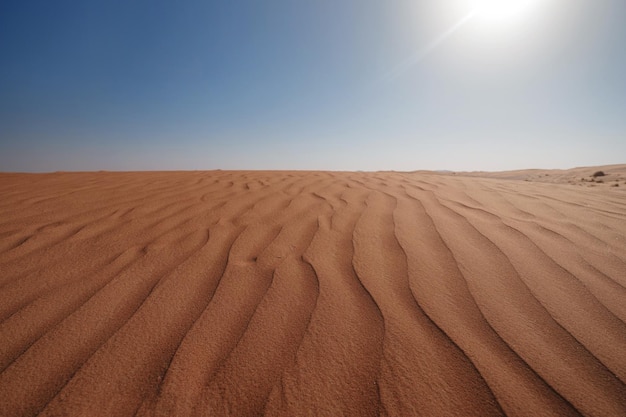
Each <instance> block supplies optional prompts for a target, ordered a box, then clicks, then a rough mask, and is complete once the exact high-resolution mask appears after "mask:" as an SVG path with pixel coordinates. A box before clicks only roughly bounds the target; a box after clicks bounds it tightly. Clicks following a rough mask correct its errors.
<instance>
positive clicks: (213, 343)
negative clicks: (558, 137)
mask: <svg viewBox="0 0 626 417" xmlns="http://www.w3.org/2000/svg"><path fill="white" fill-rule="evenodd" d="M532 175H533V179H537V178H541V176H537V173H536V172H533V173H532ZM575 175H576V176H578V175H579V174H578V173H576V174H575ZM585 175H587V174H585ZM611 175H614V174H613V173H611ZM615 175H617V176H616V177H615V178H620V177H619V175H618V174H615ZM572 178H574V177H572ZM611 178H612V177H611ZM518 179H520V180H515V179H503V178H481V177H468V176H463V175H437V174H434V173H423V172H416V173H394V172H385V173H335V172H258V171H256V172H228V171H212V172H152V173H148V172H143V173H107V172H101V173H55V174H37V175H35V174H0V371H1V373H0V408H1V410H2V411H1V413H0V414H2V415H3V416H34V415H41V416H64V415H67V416H93V415H102V416H135V415H136V416H170V415H171V416H237V417H239V416H444V415H445V416H470V415H475V416H490V415H509V416H570V415H571V416H573V415H587V416H625V415H626V386H625V382H626V324H625V322H626V192H624V191H625V190H624V188H626V185H623V186H622V187H610V186H608V185H607V186H598V187H578V186H574V185H569V184H559V183H550V181H546V182H537V181H524V180H523V178H521V177H520V178H518ZM525 179H528V177H526V178H525ZM557 182H558V181H557ZM561 182H564V181H561ZM615 182H616V183H619V179H616V180H615ZM605 185H606V184H605Z"/></svg>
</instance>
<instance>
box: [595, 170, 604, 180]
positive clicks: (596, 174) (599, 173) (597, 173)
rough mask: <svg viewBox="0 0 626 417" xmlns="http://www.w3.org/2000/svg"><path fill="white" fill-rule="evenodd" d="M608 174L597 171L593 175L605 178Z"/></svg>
mask: <svg viewBox="0 0 626 417" xmlns="http://www.w3.org/2000/svg"><path fill="white" fill-rule="evenodd" d="M605 175H606V174H605V173H604V172H603V171H596V172H594V173H593V175H592V177H594V178H596V177H604V176H605Z"/></svg>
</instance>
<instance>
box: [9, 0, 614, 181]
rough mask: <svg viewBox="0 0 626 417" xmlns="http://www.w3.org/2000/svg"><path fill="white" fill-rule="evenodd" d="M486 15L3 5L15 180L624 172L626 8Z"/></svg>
mask: <svg viewBox="0 0 626 417" xmlns="http://www.w3.org/2000/svg"><path fill="white" fill-rule="evenodd" d="M471 3H472V2H471V1H470V0H437V1H435V0H421V1H419V0H413V1H410V0H387V1H382V0H339V1H338V0H334V1H331V0H316V1H312V2H299V1H293V0H267V1H263V2H260V1H249V0H240V1H226V0H224V1H196V0H191V1H187V0H179V1H159V0H151V1H147V0H125V1H118V0H107V1H93V0H83V1H63V0H60V1H54V2H50V1H3V2H0V171H57V170H68V171H69V170H161V169H162V170H170V169H181V170H194V169H218V168H219V169H333V170H416V169H450V170H505V169H519V168H535V167H544V168H568V167H574V166H582V165H599V164H611V163H626V46H625V45H624V44H625V43H626V2H624V1H623V0H596V1H587V0H585V1H583V0H543V1H541V0H539V1H538V3H540V4H538V5H536V7H535V8H534V9H533V10H532V13H528V14H527V15H526V16H524V17H523V19H521V18H520V19H518V20H516V21H515V22H507V23H506V24H500V25H494V24H492V23H493V22H484V21H480V19H476V18H470V19H469V20H467V19H466V20H464V18H465V17H466V16H468V13H471V11H472V5H471ZM460 21H463V22H464V23H463V24H461V25H460V26H459V25H458V23H459V22H460ZM451 28H456V29H455V30H451Z"/></svg>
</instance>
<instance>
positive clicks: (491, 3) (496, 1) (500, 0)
mask: <svg viewBox="0 0 626 417" xmlns="http://www.w3.org/2000/svg"><path fill="white" fill-rule="evenodd" d="M535 2H536V0H471V9H472V15H473V16H474V17H476V18H479V19H481V20H484V21H490V22H492V23H507V22H510V21H512V20H517V19H519V18H521V17H523V15H524V14H526V13H527V12H528V11H529V10H530V9H531V7H532V6H533V4H534V3H535Z"/></svg>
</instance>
